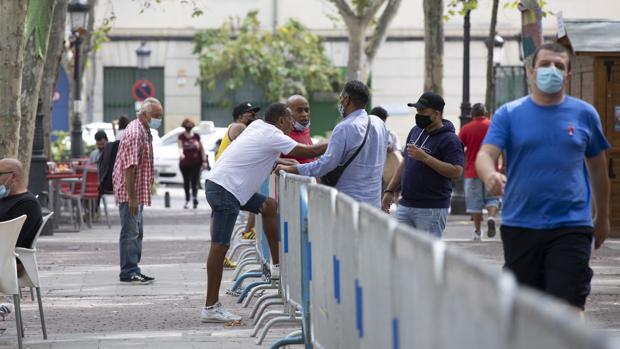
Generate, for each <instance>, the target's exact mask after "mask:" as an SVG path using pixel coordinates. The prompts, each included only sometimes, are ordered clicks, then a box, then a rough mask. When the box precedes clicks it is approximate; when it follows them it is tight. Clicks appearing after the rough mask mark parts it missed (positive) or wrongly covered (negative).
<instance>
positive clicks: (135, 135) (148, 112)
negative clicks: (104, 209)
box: [112, 98, 164, 284]
mask: <svg viewBox="0 0 620 349" xmlns="http://www.w3.org/2000/svg"><path fill="white" fill-rule="evenodd" d="M163 115H164V111H163V108H162V106H161V103H160V102H159V101H158V100H157V99H155V98H147V99H145V100H144V102H143V103H142V106H141V107H140V111H139V112H138V118H137V119H136V120H134V121H132V122H131V123H129V125H127V128H125V133H124V134H123V139H122V140H121V142H120V145H119V146H118V155H117V157H116V162H115V163H114V172H113V176H112V177H113V185H114V195H115V197H116V202H117V204H118V205H119V212H120V218H121V236H120V239H119V250H120V263H121V273H120V275H119V277H120V280H121V282H126V283H133V284H150V283H151V282H153V280H155V278H152V277H149V276H146V275H144V274H142V273H141V271H140V267H139V266H138V263H140V257H141V256H142V237H143V233H144V231H143V228H142V209H143V207H144V205H147V206H151V185H152V184H153V145H152V140H153V137H152V135H151V130H150V129H151V128H154V129H158V128H159V127H160V126H161V119H162V117H163Z"/></svg>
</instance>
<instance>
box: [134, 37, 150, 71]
mask: <svg viewBox="0 0 620 349" xmlns="http://www.w3.org/2000/svg"><path fill="white" fill-rule="evenodd" d="M136 56H137V58H138V60H137V62H138V72H139V77H140V79H144V77H145V75H146V71H147V70H149V67H150V63H151V49H150V48H148V47H146V42H144V41H142V42H141V43H140V47H138V48H137V49H136Z"/></svg>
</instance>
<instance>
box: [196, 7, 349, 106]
mask: <svg viewBox="0 0 620 349" xmlns="http://www.w3.org/2000/svg"><path fill="white" fill-rule="evenodd" d="M257 15H258V12H256V11H252V12H249V13H248V14H247V16H246V17H245V18H243V19H240V18H238V17H235V18H229V19H228V20H227V21H226V22H225V23H224V24H223V25H222V26H221V27H220V28H218V29H209V30H205V31H202V32H198V33H197V34H196V35H195V37H194V44H195V47H194V53H195V54H197V55H198V60H199V64H200V78H199V82H201V83H203V84H204V85H205V86H206V88H208V89H210V90H214V89H215V87H216V82H217V81H224V82H225V88H224V89H225V91H224V92H232V91H235V90H236V89H238V88H240V87H241V86H243V85H244V84H246V83H247V82H248V81H252V82H253V83H255V84H256V85H258V86H259V87H260V88H262V90H263V92H264V93H265V96H266V97H267V98H268V99H269V100H274V101H275V100H280V99H282V98H284V97H287V96H290V95H292V94H296V93H299V94H302V95H305V96H309V95H311V94H312V93H314V92H327V91H335V90H337V88H338V86H337V81H338V78H339V74H338V70H337V69H336V68H335V67H334V66H333V65H332V63H331V61H330V60H329V58H328V57H327V55H326V54H325V50H324V48H323V45H322V42H321V39H320V38H319V37H318V36H317V35H315V34H313V33H311V32H310V31H308V30H307V29H306V28H305V27H304V26H303V25H302V24H301V23H299V22H298V21H295V20H293V19H289V20H288V21H287V22H286V23H285V24H284V25H282V26H280V27H278V28H277V29H276V31H275V32H274V33H271V32H268V31H265V30H261V28H260V22H259V20H258V18H257Z"/></svg>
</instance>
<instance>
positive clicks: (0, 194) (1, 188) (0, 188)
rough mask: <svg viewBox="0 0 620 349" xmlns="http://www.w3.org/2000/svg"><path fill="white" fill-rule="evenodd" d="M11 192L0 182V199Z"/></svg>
mask: <svg viewBox="0 0 620 349" xmlns="http://www.w3.org/2000/svg"><path fill="white" fill-rule="evenodd" d="M9 194H11V188H9V187H8V186H7V185H6V184H0V199H4V198H5V197H7V196H9Z"/></svg>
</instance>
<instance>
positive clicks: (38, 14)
mask: <svg viewBox="0 0 620 349" xmlns="http://www.w3.org/2000/svg"><path fill="white" fill-rule="evenodd" d="M50 3H52V4H53V1H48V0H31V1H30V3H29V4H28V12H26V29H25V31H24V37H25V38H26V40H25V41H26V42H27V41H28V38H30V36H31V35H34V40H35V45H34V47H35V50H36V53H37V57H39V58H40V59H43V58H45V52H47V38H48V33H49V30H50V22H51V20H52V10H53V5H50Z"/></svg>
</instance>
